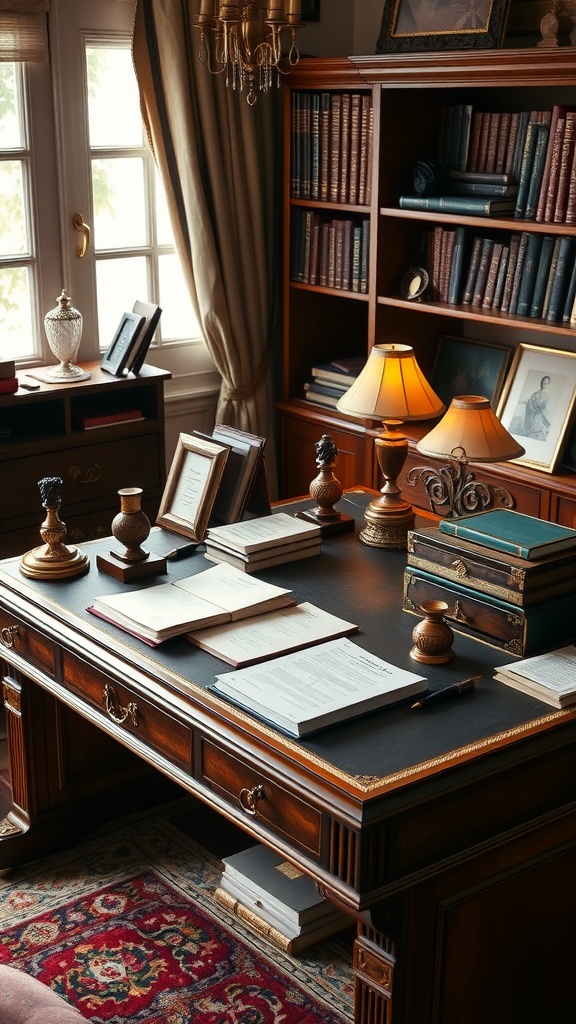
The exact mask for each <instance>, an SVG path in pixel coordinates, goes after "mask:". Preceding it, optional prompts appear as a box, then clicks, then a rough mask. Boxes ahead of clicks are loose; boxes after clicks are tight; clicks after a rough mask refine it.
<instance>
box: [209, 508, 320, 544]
mask: <svg viewBox="0 0 576 1024" xmlns="http://www.w3.org/2000/svg"><path fill="white" fill-rule="evenodd" d="M314 536H318V537H320V536H321V534H320V527H319V526H315V525H314V524H313V523H312V524H310V523H305V522H303V521H302V520H301V519H296V518H295V517H294V516H289V515H288V514H287V513H286V512H277V513H276V514H274V515H270V516H260V517H259V518H257V519H247V520H246V521H245V522H243V523H233V524H231V525H229V526H215V527H212V528H210V529H209V530H208V534H207V537H208V540H209V541H212V542H213V543H216V542H218V543H222V544H225V545H226V546H227V547H229V548H233V549H234V550H237V551H258V550H261V549H263V548H267V547H272V546H273V545H278V544H282V543H286V542H288V541H290V540H294V541H298V540H299V539H304V538H305V537H314Z"/></svg>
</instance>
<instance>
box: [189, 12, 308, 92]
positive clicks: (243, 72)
mask: <svg viewBox="0 0 576 1024" xmlns="http://www.w3.org/2000/svg"><path fill="white" fill-rule="evenodd" d="M193 23H194V26H195V27H196V28H198V29H200V47H199V50H198V56H199V58H200V60H201V61H203V62H204V63H205V64H206V66H207V68H208V70H209V71H210V72H211V73H212V74H222V73H223V72H224V73H225V75H226V85H227V86H231V87H232V89H238V90H239V91H240V92H242V91H243V90H244V89H245V88H246V87H247V90H248V91H247V96H246V99H247V101H248V103H249V104H250V106H253V105H254V104H255V103H256V99H257V94H256V90H257V89H259V90H260V91H261V92H268V90H269V89H270V88H271V87H272V84H273V82H274V78H275V77H276V84H277V85H278V86H279V85H280V74H281V73H282V68H281V66H280V64H281V60H282V58H283V56H285V60H286V64H287V66H288V68H291V67H294V66H295V65H296V64H297V63H298V60H299V58H300V54H299V53H298V48H297V46H296V31H297V29H298V28H300V26H301V24H302V15H301V0H251V2H242V0H236V2H234V0H200V13H199V14H196V15H194V18H193ZM283 42H284V44H285V49H284V51H283V49H282V43H283Z"/></svg>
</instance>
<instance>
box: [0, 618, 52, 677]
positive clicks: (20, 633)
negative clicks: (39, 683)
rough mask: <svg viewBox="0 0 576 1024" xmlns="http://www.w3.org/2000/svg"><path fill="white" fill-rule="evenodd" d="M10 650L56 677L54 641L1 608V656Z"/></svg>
mask: <svg viewBox="0 0 576 1024" xmlns="http://www.w3.org/2000/svg"><path fill="white" fill-rule="evenodd" d="M9 649H12V650H14V651H15V652H16V653H17V654H19V655H20V656H21V657H22V658H25V659H26V661H27V662H29V664H31V665H35V666H36V667H37V668H41V669H43V671H44V672H46V673H47V674H48V675H50V676H52V677H54V674H55V669H54V661H55V658H54V655H55V652H54V644H53V643H52V641H51V640H49V638H48V637H47V636H44V635H43V634H42V633H38V632H37V631H36V630H35V629H32V628H31V627H30V626H28V625H27V624H26V623H25V622H21V621H20V619H18V618H17V617H16V616H15V615H12V614H10V613H9V612H6V611H5V610H4V609H3V608H0V655H1V654H2V652H3V651H6V650H9Z"/></svg>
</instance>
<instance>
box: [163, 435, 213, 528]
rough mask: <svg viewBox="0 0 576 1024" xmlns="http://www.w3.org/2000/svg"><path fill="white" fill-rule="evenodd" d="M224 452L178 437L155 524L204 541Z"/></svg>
mask: <svg viewBox="0 0 576 1024" xmlns="http://www.w3.org/2000/svg"><path fill="white" fill-rule="evenodd" d="M227 458H228V448H227V447H226V448H225V447H223V446H222V445H219V444H215V443H212V442H211V441H208V440H205V439H204V438H201V437H193V436H192V435H191V434H180V437H179V438H178V444H177V445H176V451H175V453H174V458H173V460H172V465H171V467H170V472H169V474H168V479H167V481H166V487H165V488H164V493H163V495H162V499H161V501H160V508H159V510H158V516H157V518H156V524H157V525H158V526H163V527H164V529H166V530H171V531H172V532H173V533H180V534H182V536H183V537H188V538H189V539H190V540H192V541H196V542H197V543H199V542H200V541H201V540H203V539H204V535H205V533H206V529H207V527H208V521H209V519H210V515H211V512H212V506H213V505H214V500H215V498H216V493H217V491H218V485H219V483H220V480H221V479H222V473H223V472H224V466H225V464H226V459H227Z"/></svg>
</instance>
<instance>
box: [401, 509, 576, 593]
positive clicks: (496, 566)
mask: <svg viewBox="0 0 576 1024" xmlns="http://www.w3.org/2000/svg"><path fill="white" fill-rule="evenodd" d="M408 565H409V566H414V567H415V568H417V569H423V570H424V571H426V572H429V573H435V574H436V575H437V576H441V577H442V578H443V579H447V580H451V581H452V582H454V583H458V584H460V585H461V586H464V587H470V588H472V589H474V590H480V591H482V592H483V593H485V594H491V595H492V596H493V597H497V598H500V600H502V601H509V602H510V603H511V604H516V605H520V606H524V605H531V604H537V603H538V602H539V601H545V600H548V598H553V597H558V596H560V595H561V594H565V593H569V592H571V591H576V578H575V571H574V570H575V553H574V552H572V551H563V552H560V553H558V554H556V555H548V556H547V557H546V558H541V559H540V560H539V561H530V560H527V559H523V558H518V557H517V556H516V555H510V554H507V553H505V552H500V551H494V550H493V549H491V548H487V547H483V546H482V545H481V544H474V543H473V541H467V540H463V539H462V538H461V537H452V536H449V535H448V534H447V533H443V532H442V531H441V530H440V529H439V528H438V527H436V526H434V527H426V528H423V529H419V530H411V531H410V532H409V534H408Z"/></svg>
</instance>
